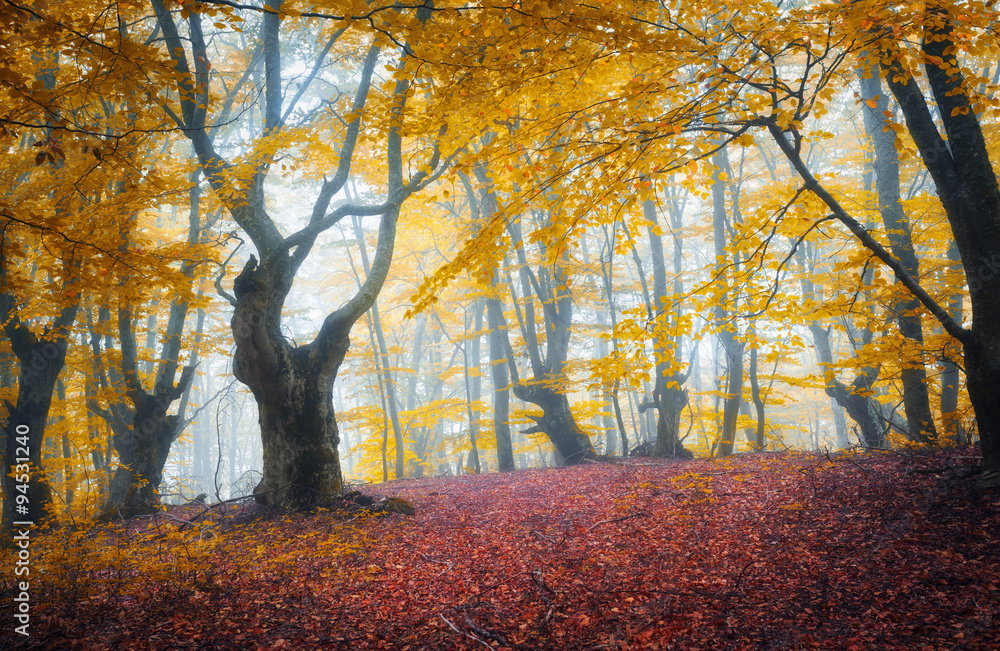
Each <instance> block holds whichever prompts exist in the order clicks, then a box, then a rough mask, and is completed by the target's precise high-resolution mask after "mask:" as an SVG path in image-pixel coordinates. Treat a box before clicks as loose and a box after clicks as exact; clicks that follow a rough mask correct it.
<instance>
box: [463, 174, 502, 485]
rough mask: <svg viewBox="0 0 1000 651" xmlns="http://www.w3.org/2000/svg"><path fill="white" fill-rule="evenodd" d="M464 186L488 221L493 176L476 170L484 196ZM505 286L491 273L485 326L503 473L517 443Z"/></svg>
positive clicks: (478, 218)
mask: <svg viewBox="0 0 1000 651" xmlns="http://www.w3.org/2000/svg"><path fill="white" fill-rule="evenodd" d="M459 177H460V178H461V180H462V184H463V185H464V186H465V194H466V197H467V199H468V201H469V206H470V208H471V210H472V221H473V222H474V223H480V222H482V223H485V222H487V221H489V220H490V219H491V218H492V217H493V215H494V213H496V210H497V202H496V197H495V196H494V194H493V190H492V185H491V181H490V179H489V178H488V177H487V176H486V173H485V171H484V170H483V169H482V168H481V167H480V168H477V169H476V179H477V180H478V181H479V183H480V185H481V186H483V188H484V190H483V196H482V199H480V198H478V197H477V196H476V192H475V189H474V188H473V187H472V183H471V181H470V180H469V178H468V176H466V175H465V174H459ZM501 291H502V285H501V283H500V272H499V270H497V271H494V272H493V275H491V276H490V290H489V293H488V294H487V298H486V325H487V327H488V328H489V331H490V333H489V343H490V375H491V378H492V380H493V433H494V435H495V437H496V442H497V468H498V470H499V471H500V472H507V471H508V470H514V469H515V465H514V445H513V442H512V440H511V436H510V422H509V421H510V389H509V388H508V384H509V382H508V376H507V366H508V364H511V363H513V361H514V360H508V359H507V352H506V349H505V347H504V342H505V341H507V337H508V335H507V323H506V320H505V319H504V315H503V302H502V301H501V299H500V296H501Z"/></svg>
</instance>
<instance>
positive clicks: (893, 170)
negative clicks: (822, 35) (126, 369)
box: [858, 71, 937, 442]
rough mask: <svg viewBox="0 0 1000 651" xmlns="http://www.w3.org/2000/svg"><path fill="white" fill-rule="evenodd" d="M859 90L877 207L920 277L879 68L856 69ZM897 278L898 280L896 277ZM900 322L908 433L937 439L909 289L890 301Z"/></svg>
mask: <svg viewBox="0 0 1000 651" xmlns="http://www.w3.org/2000/svg"><path fill="white" fill-rule="evenodd" d="M858 76H859V78H860V82H861V96H862V99H864V100H866V101H871V102H874V103H875V106H874V107H871V106H869V105H868V104H867V103H865V102H862V108H861V112H862V114H863V115H864V121H865V129H866V130H867V131H868V136H869V137H870V138H871V140H872V144H873V145H874V150H875V158H874V160H873V161H872V166H873V167H874V169H875V177H876V179H877V184H876V188H877V192H878V204H879V212H880V213H881V215H882V224H883V225H884V226H885V231H886V236H887V237H888V239H889V245H890V250H891V251H892V254H893V255H894V256H895V257H896V259H897V260H899V262H900V264H901V265H902V266H903V268H904V269H905V270H906V273H908V274H909V275H910V276H911V277H913V278H919V277H920V265H919V262H918V260H917V255H916V253H915V252H914V249H913V240H912V238H911V235H910V222H909V220H908V219H907V217H906V213H905V212H903V205H902V203H901V201H902V197H901V195H900V191H899V154H898V152H897V151H896V146H895V140H896V133H895V132H894V131H892V130H890V129H888V127H887V126H886V125H887V120H886V119H885V117H884V116H883V112H888V109H889V98H888V96H886V95H885V94H883V92H882V80H881V78H880V77H879V75H878V72H877V71H876V72H874V73H869V74H868V76H867V78H865V73H864V72H863V71H859V74H858ZM897 282H898V281H897ZM891 309H892V311H893V312H894V313H895V315H896V322H897V323H898V324H899V332H900V334H901V335H903V337H904V338H906V339H907V340H909V341H912V342H913V344H914V345H915V346H916V347H917V349H918V352H917V356H915V357H914V358H909V359H904V360H902V361H903V365H902V369H901V370H900V378H901V380H902V384H903V405H904V407H905V411H906V422H907V428H908V430H909V434H908V436H909V437H910V438H911V439H913V440H916V441H922V442H927V441H933V440H936V439H937V429H936V428H935V427H934V417H933V416H932V415H931V404H930V396H929V394H928V391H927V371H926V369H925V368H924V363H923V360H922V359H921V358H920V357H919V355H920V350H921V349H922V348H923V345H924V332H923V326H922V325H921V322H920V301H918V300H917V299H916V298H915V297H914V296H913V295H912V294H907V295H906V297H905V298H903V299H902V300H900V301H898V303H897V304H896V305H894V306H892V308H891Z"/></svg>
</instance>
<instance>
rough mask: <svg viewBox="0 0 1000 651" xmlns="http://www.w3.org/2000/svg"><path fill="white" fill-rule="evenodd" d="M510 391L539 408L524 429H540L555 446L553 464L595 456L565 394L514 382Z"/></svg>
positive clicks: (526, 431) (538, 386) (581, 460)
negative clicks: (533, 423) (537, 412)
mask: <svg viewBox="0 0 1000 651" xmlns="http://www.w3.org/2000/svg"><path fill="white" fill-rule="evenodd" d="M514 395H516V396H517V397H518V398H520V399H521V400H524V401H525V402H530V403H531V404H533V405H536V406H538V407H540V408H541V410H542V412H543V413H542V415H541V416H532V417H531V418H532V419H533V420H534V421H535V426H534V427H531V428H529V429H527V430H525V433H531V432H544V433H545V434H546V435H547V436H548V437H549V440H550V441H552V445H553V446H555V453H556V461H557V462H558V464H557V465H560V466H570V465H574V464H578V463H582V462H583V461H586V460H587V459H594V458H596V456H597V455H596V454H595V453H594V448H593V446H592V445H591V443H590V437H589V436H587V433H586V432H584V431H583V430H582V429H581V428H580V426H579V425H577V423H576V419H575V418H573V412H572V410H571V409H570V406H569V398H567V397H566V394H565V393H559V392H557V391H555V390H553V389H552V388H550V387H547V386H543V385H539V384H516V385H514Z"/></svg>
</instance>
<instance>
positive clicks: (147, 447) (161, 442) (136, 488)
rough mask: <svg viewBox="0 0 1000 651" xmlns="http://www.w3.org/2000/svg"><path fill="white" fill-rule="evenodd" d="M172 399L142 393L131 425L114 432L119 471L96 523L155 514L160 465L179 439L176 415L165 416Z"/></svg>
mask: <svg viewBox="0 0 1000 651" xmlns="http://www.w3.org/2000/svg"><path fill="white" fill-rule="evenodd" d="M172 402H173V399H171V398H169V397H168V396H151V395H148V394H144V395H143V397H142V398H140V399H138V401H137V402H136V404H135V416H134V420H133V422H132V426H131V427H130V428H128V429H126V430H124V431H120V432H116V433H115V434H114V436H113V437H112V443H113V445H114V448H115V450H116V451H117V452H118V468H116V469H115V474H114V476H113V477H112V478H111V486H110V491H109V495H108V501H107V502H106V503H105V505H104V506H103V507H102V509H101V512H102V513H101V516H99V518H98V519H99V520H105V521H108V520H111V519H113V518H116V517H119V516H120V517H123V518H131V517H133V516H136V515H144V514H148V513H153V512H154V511H156V509H157V506H158V505H159V503H160V495H159V488H160V482H162V480H163V466H164V464H166V462H167V457H168V456H169V455H170V446H171V445H173V443H174V441H176V440H177V437H178V436H180V433H181V432H180V428H179V427H178V421H177V416H168V415H167V414H166V411H167V409H169V408H170V405H171V403H172Z"/></svg>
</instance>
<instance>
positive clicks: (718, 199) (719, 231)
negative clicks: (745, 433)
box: [712, 148, 743, 457]
mask: <svg viewBox="0 0 1000 651" xmlns="http://www.w3.org/2000/svg"><path fill="white" fill-rule="evenodd" d="M714 163H715V166H716V170H715V172H713V174H712V224H713V227H714V240H715V260H716V265H717V273H718V276H719V278H718V279H717V281H716V282H722V283H726V282H727V281H726V277H727V274H725V273H723V269H724V267H725V265H726V262H725V254H726V184H725V181H724V180H723V179H722V176H721V174H722V171H723V170H724V169H728V168H729V160H728V157H727V155H726V150H725V149H724V148H723V149H720V150H719V152H718V153H716V155H715V157H714ZM727 300H728V291H727V290H726V288H725V285H724V286H723V291H722V293H721V296H719V298H717V299H716V301H717V302H716V307H715V326H716V328H718V329H719V339H720V340H721V341H722V349H723V351H725V354H726V389H725V399H724V401H723V406H722V429H721V431H720V433H719V444H718V454H719V456H721V457H727V456H729V455H731V454H732V453H733V446H734V445H735V444H736V420H737V418H739V413H740V403H742V402H743V344H742V342H740V341H739V338H738V334H739V332H738V331H737V328H736V324H735V321H734V320H733V319H731V317H730V312H729V308H728V307H727V306H726V301H727Z"/></svg>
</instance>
